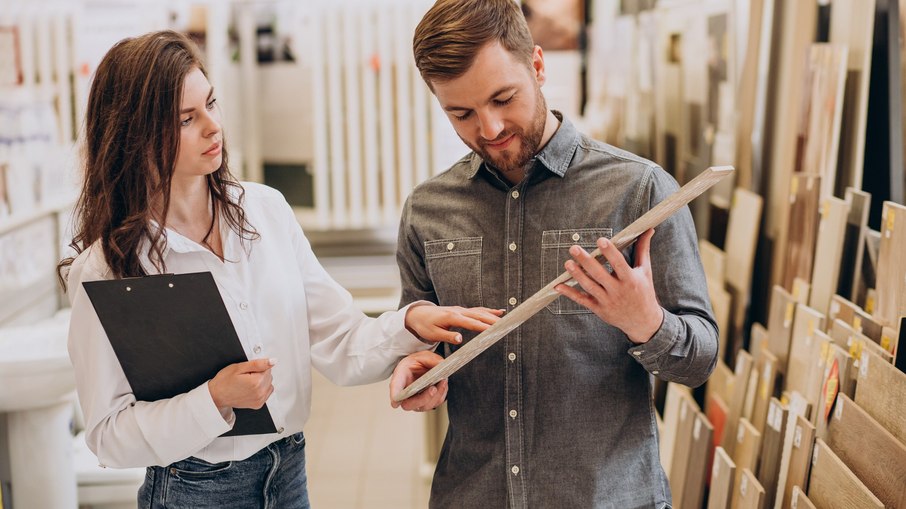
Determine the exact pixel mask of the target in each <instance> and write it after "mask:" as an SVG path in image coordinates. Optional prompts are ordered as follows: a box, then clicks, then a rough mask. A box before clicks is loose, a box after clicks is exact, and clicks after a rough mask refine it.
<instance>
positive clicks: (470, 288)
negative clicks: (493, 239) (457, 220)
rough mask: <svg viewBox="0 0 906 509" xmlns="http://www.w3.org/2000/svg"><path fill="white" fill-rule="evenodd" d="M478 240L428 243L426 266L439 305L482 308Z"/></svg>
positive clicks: (469, 238)
mask: <svg viewBox="0 0 906 509" xmlns="http://www.w3.org/2000/svg"><path fill="white" fill-rule="evenodd" d="M481 244H482V238H481V237H465V238H457V239H440V240H429V241H426V242H425V264H426V265H427V269H428V275H429V276H430V277H431V281H432V282H433V283H434V293H435V294H436V295H437V301H438V304H440V305H442V306H464V307H475V306H483V305H484V304H483V301H482V298H481Z"/></svg>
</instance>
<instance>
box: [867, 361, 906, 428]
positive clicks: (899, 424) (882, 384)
mask: <svg viewBox="0 0 906 509" xmlns="http://www.w3.org/2000/svg"><path fill="white" fill-rule="evenodd" d="M855 401H856V404H858V405H859V406H860V407H861V408H862V409H864V410H865V411H866V412H867V413H868V414H869V415H870V416H872V418H874V419H875V420H876V421H878V422H879V423H880V424H881V425H882V426H884V428H886V429H887V431H889V432H890V433H891V434H892V435H893V436H894V437H896V438H897V440H899V441H900V443H902V444H906V418H904V416H906V373H903V372H902V371H900V370H898V369H897V368H895V367H894V366H892V365H890V364H889V363H886V362H884V361H883V360H882V359H881V358H880V357H878V356H877V355H875V354H873V353H871V352H862V359H861V360H860V362H859V383H857V384H856V397H855Z"/></svg>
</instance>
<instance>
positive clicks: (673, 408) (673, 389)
mask: <svg viewBox="0 0 906 509" xmlns="http://www.w3.org/2000/svg"><path fill="white" fill-rule="evenodd" d="M684 396H686V397H688V396H689V388H688V387H685V386H683V385H679V384H675V383H668V384H667V395H666V397H665V400H664V415H663V421H664V433H663V434H662V435H661V437H660V438H661V440H660V444H659V446H660V453H661V454H660V456H661V466H662V467H663V468H664V473H665V474H667V477H668V478H669V477H670V470H671V468H672V467H673V451H674V450H675V449H676V432H677V429H679V416H680V407H681V406H682V405H683V402H684V401H685V398H684Z"/></svg>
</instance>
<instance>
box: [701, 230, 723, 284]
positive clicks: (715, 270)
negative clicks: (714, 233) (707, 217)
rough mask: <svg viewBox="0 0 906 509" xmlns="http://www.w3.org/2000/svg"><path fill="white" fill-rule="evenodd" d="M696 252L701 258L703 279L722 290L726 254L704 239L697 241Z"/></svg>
mask: <svg viewBox="0 0 906 509" xmlns="http://www.w3.org/2000/svg"><path fill="white" fill-rule="evenodd" d="M698 252H699V254H700V255H701V258H702V268H703V269H705V278H706V279H707V280H708V283H709V284H713V285H717V286H719V287H721V288H723V285H724V274H725V273H726V271H727V268H726V267H727V255H726V253H724V251H723V250H722V249H721V248H719V247H717V246H715V245H714V244H712V243H710V242H708V241H707V240H704V239H701V240H699V241H698Z"/></svg>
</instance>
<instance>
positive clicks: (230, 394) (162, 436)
mask: <svg viewBox="0 0 906 509" xmlns="http://www.w3.org/2000/svg"><path fill="white" fill-rule="evenodd" d="M215 102H216V99H215V96H214V90H213V88H212V87H211V85H210V83H208V80H207V78H206V76H205V71H204V66H203V65H202V63H201V60H200V58H199V57H198V54H197V50H196V49H195V47H194V46H193V45H192V43H191V42H190V41H189V40H188V39H187V38H186V37H184V36H183V35H180V34H178V33H175V32H170V31H164V32H156V33H151V34H147V35H144V36H141V37H137V38H134V39H126V40H123V41H121V42H119V43H118V44H116V45H115V46H114V47H113V48H112V49H111V50H110V51H109V52H108V53H107V55H106V56H105V57H104V59H103V60H102V61H101V63H100V65H99V66H98V69H97V72H96V74H95V77H94V82H93V83H92V86H91V91H90V95H89V99H88V108H87V113H86V117H87V118H86V125H85V160H84V164H85V180H84V186H83V189H82V193H81V197H80V199H79V204H78V206H77V210H78V224H77V232H76V235H75V238H74V239H73V243H72V246H73V247H74V248H75V249H76V251H77V253H78V255H77V256H76V257H75V258H74V259H73V258H70V259H67V260H63V261H62V262H61V263H60V267H59V269H60V273H61V279H63V278H64V272H65V269H67V268H68V269H69V270H68V275H67V276H68V277H66V280H67V281H68V283H69V284H68V286H69V297H70V301H71V302H72V323H71V326H70V334H69V352H70V356H71V358H72V362H73V365H74V367H75V372H76V383H77V384H76V385H77V389H78V393H79V400H80V403H81V406H82V409H83V412H84V415H85V423H86V428H87V429H86V440H87V442H88V446H89V447H90V448H91V450H92V451H93V452H94V453H95V454H96V455H97V456H98V459H99V461H100V463H101V464H102V465H106V466H113V467H134V466H146V467H148V470H147V476H146V479H145V482H144V484H143V485H142V487H141V489H140V490H139V506H140V507H193V508H197V507H281V508H283V507H308V495H307V486H306V476H305V459H304V458H305V457H304V446H305V439H304V437H303V435H302V427H303V425H304V424H305V422H306V420H307V419H308V416H309V411H310V402H311V398H310V395H311V367H312V366H314V367H315V368H317V369H318V370H319V371H321V372H322V373H323V374H324V375H326V376H327V378H329V379H330V380H332V381H333V382H335V383H338V384H361V383H369V382H374V381H378V380H382V379H384V378H386V377H387V376H388V375H389V374H390V372H391V370H392V369H393V366H394V365H395V364H396V363H397V362H398V361H399V360H400V359H401V358H402V357H404V356H405V355H407V354H409V353H413V352H416V351H420V350H425V349H429V348H431V346H432V345H431V344H429V343H428V342H427V341H424V342H423V341H421V340H419V339H418V337H417V336H421V337H422V338H424V339H425V340H428V341H449V342H454V343H455V342H458V341H461V338H460V336H459V334H457V333H455V332H453V331H450V330H448V329H449V328H451V327H461V328H466V329H472V330H478V331H480V330H484V329H486V328H487V327H488V326H489V324H491V323H493V322H494V321H495V320H496V319H497V316H498V314H499V313H498V312H497V311H492V310H489V309H485V308H474V309H463V308H443V307H436V306H433V305H427V304H426V303H424V305H420V304H422V303H416V305H412V306H408V307H406V308H403V309H401V310H399V311H397V312H390V313H385V314H384V315H382V316H380V317H378V318H376V319H372V318H367V317H365V316H364V315H363V314H362V313H361V312H359V311H357V310H355V308H354V307H353V304H352V299H351V297H350V295H349V293H348V292H346V291H345V290H343V289H342V288H341V287H339V286H338V285H337V284H336V283H335V282H334V281H332V280H331V279H330V277H329V276H328V275H327V274H326V272H325V271H324V269H323V268H322V267H321V265H320V264H319V263H318V261H317V260H316V259H315V256H314V254H313V253H312V250H311V246H310V245H309V243H308V241H307V240H306V238H305V236H304V235H303V234H302V231H301V228H300V227H299V225H298V223H297V222H296V220H295V216H294V214H293V212H292V209H291V208H290V207H289V205H288V204H287V203H286V201H285V200H284V199H283V197H282V195H280V194H279V193H278V192H277V191H275V190H273V189H270V188H267V187H265V186H262V185H258V184H250V183H244V184H241V185H240V184H239V183H237V182H236V181H235V180H234V179H233V177H232V176H231V175H230V173H229V170H228V169H227V152H226V148H225V144H224V139H223V132H222V130H221V127H220V115H219V112H218V109H217V107H216V105H215ZM200 271H210V272H211V273H212V274H213V276H214V279H215V281H216V282H217V285H218V289H219V290H220V293H221V295H222V297H223V300H224V304H225V305H226V307H227V310H228V311H229V314H230V316H231V318H232V320H233V323H234V325H235V327H236V330H237V333H238V334H239V337H240V340H241V342H242V344H243V347H244V349H245V351H246V354H247V355H248V356H249V358H250V359H252V360H250V361H248V362H242V363H238V364H232V365H229V366H226V367H224V368H223V369H222V370H221V371H220V372H219V373H217V375H216V376H214V377H213V378H212V379H211V380H209V381H208V382H207V383H205V384H203V385H201V386H199V387H197V388H195V389H193V390H191V391H189V392H187V393H185V394H181V395H178V396H176V397H173V398H170V399H166V400H160V401H153V402H148V401H136V399H135V396H134V395H133V394H132V391H131V389H130V387H129V384H128V382H127V380H126V378H125V376H124V375H123V370H122V368H121V367H120V365H119V363H118V361H117V358H116V356H115V355H114V353H113V350H112V347H111V346H110V343H109V341H108V340H107V337H106V335H105V333H104V330H103V328H102V327H101V324H100V322H99V320H98V317H97V315H96V313H95V311H94V308H93V307H92V306H91V303H90V301H89V300H88V298H87V295H86V293H85V290H84V289H83V287H82V284H81V283H82V282H85V281H91V280H98V279H112V278H123V277H131V276H141V275H147V274H157V273H163V272H174V273H187V272H200ZM199 305H200V306H203V305H205V304H204V303H203V302H199ZM161 319H166V317H161ZM276 361H279V363H277V362H276ZM445 392H446V385H445V384H444V383H441V384H438V385H437V386H435V387H432V388H430V389H429V390H428V391H425V393H424V394H422V395H421V396H419V398H421V399H420V401H418V402H414V404H417V405H418V406H421V407H424V408H433V407H434V406H437V404H439V403H440V401H442V400H443V397H444V396H445ZM265 402H267V405H268V408H269V410H270V412H271V415H272V417H273V419H274V422H275V424H276V426H277V428H278V430H279V431H280V432H279V433H276V434H271V435H254V436H241V437H221V435H222V434H224V433H225V432H227V431H229V430H230V429H231V426H232V423H233V422H234V419H235V415H234V413H233V409H234V408H260V407H261V406H262V405H263V404H264V403H265Z"/></svg>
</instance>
